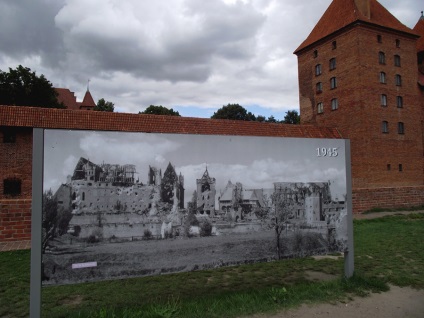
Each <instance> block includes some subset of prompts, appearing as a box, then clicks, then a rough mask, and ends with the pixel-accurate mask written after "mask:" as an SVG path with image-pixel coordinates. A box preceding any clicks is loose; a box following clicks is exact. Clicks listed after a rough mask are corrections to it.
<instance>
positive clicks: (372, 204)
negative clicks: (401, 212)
mask: <svg viewBox="0 0 424 318" xmlns="http://www.w3.org/2000/svg"><path fill="white" fill-rule="evenodd" d="M352 201H353V213H362V212H364V211H367V210H370V209H372V208H405V207H412V206H419V205H424V186H417V187H398V188H378V189H367V188H362V189H354V190H353V192H352Z"/></svg>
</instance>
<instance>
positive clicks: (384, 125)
mask: <svg viewBox="0 0 424 318" xmlns="http://www.w3.org/2000/svg"><path fill="white" fill-rule="evenodd" d="M381 132H382V133H384V134H387V133H388V132H389V123H388V122H387V121H382V122H381Z"/></svg>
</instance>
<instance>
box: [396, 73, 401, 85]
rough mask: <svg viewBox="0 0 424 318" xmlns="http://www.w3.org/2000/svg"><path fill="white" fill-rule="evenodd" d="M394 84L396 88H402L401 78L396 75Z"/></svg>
mask: <svg viewBox="0 0 424 318" xmlns="http://www.w3.org/2000/svg"><path fill="white" fill-rule="evenodd" d="M395 82H396V86H402V76H400V75H399V74H396V76H395Z"/></svg>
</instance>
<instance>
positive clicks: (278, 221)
mask: <svg viewBox="0 0 424 318" xmlns="http://www.w3.org/2000/svg"><path fill="white" fill-rule="evenodd" d="M271 201H272V204H273V212H274V213H273V216H272V217H273V225H274V229H275V240H276V241H275V242H276V249H277V257H278V259H280V258H281V256H282V255H283V251H282V246H281V234H282V233H283V230H284V228H285V227H287V224H288V221H289V219H290V218H292V217H293V213H294V202H293V200H292V199H289V198H288V197H287V196H286V195H285V193H284V190H283V189H274V193H273V194H272V195H271Z"/></svg>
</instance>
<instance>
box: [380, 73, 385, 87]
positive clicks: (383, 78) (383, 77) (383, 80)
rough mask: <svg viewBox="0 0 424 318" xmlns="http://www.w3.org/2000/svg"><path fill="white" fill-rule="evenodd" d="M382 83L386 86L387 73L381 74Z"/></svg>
mask: <svg viewBox="0 0 424 318" xmlns="http://www.w3.org/2000/svg"><path fill="white" fill-rule="evenodd" d="M380 83H382V84H386V73H384V72H380Z"/></svg>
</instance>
